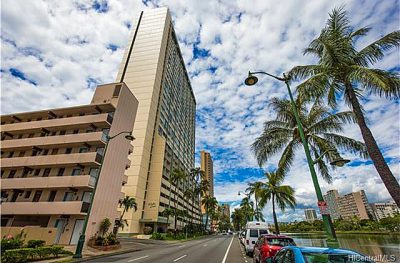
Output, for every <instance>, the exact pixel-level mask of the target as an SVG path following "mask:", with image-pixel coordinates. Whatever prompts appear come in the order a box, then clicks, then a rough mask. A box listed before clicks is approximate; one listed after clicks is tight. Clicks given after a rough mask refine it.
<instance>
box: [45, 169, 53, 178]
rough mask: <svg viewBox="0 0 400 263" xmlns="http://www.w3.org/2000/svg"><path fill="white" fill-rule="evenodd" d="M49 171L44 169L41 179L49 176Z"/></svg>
mask: <svg viewBox="0 0 400 263" xmlns="http://www.w3.org/2000/svg"><path fill="white" fill-rule="evenodd" d="M50 171H51V168H46V169H44V172H43V177H48V176H49V174H50Z"/></svg>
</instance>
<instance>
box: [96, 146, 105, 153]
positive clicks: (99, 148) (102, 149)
mask: <svg viewBox="0 0 400 263" xmlns="http://www.w3.org/2000/svg"><path fill="white" fill-rule="evenodd" d="M96 152H97V153H98V154H100V155H103V152H104V148H103V147H98V148H96Z"/></svg>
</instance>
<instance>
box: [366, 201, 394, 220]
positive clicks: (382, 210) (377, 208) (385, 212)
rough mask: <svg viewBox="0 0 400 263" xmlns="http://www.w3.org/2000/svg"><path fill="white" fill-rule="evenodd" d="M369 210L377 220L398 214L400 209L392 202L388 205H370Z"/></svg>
mask: <svg viewBox="0 0 400 263" xmlns="http://www.w3.org/2000/svg"><path fill="white" fill-rule="evenodd" d="M371 208H372V211H373V212H374V214H375V217H376V219H377V220H381V219H382V218H385V217H389V216H394V215H396V214H399V213H400V209H399V207H398V206H397V205H396V203H395V202H394V201H392V202H388V203H372V204H371Z"/></svg>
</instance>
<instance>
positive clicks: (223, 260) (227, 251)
mask: <svg viewBox="0 0 400 263" xmlns="http://www.w3.org/2000/svg"><path fill="white" fill-rule="evenodd" d="M232 241H233V237H232V239H231V243H229V246H228V249H227V250H226V252H225V256H224V258H223V259H222V262H221V263H225V261H226V257H227V256H228V253H229V249H230V248H231V245H232Z"/></svg>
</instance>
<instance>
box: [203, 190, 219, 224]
mask: <svg viewBox="0 0 400 263" xmlns="http://www.w3.org/2000/svg"><path fill="white" fill-rule="evenodd" d="M201 203H202V204H203V205H204V207H205V210H206V224H205V226H204V230H207V225H208V216H209V214H210V213H212V211H215V207H216V206H217V205H218V201H217V199H215V197H212V196H210V195H208V194H207V195H205V196H203V199H202V200H201Z"/></svg>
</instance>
